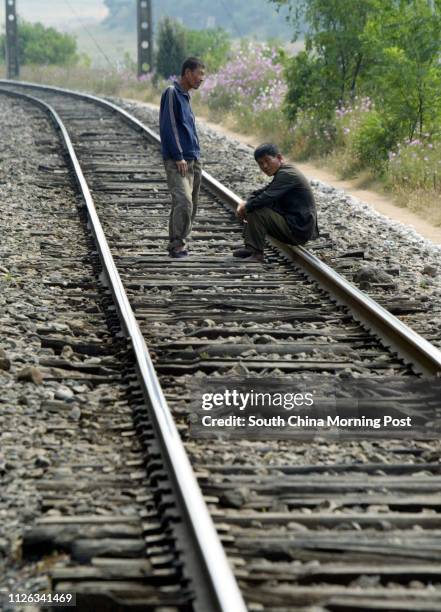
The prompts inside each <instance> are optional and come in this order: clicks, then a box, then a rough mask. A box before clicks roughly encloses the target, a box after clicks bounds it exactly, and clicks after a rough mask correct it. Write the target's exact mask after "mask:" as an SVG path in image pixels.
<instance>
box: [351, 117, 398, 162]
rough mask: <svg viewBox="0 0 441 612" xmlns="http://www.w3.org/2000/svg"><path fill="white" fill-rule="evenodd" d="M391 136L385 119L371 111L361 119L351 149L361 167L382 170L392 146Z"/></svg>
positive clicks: (353, 136)
mask: <svg viewBox="0 0 441 612" xmlns="http://www.w3.org/2000/svg"><path fill="white" fill-rule="evenodd" d="M390 140H391V135H390V133H389V131H388V127H387V125H386V122H385V120H384V118H383V117H382V116H381V115H380V113H379V112H378V111H376V110H371V111H370V112H368V113H364V115H363V116H362V117H361V118H360V122H359V124H358V126H357V128H356V129H355V131H354V133H353V135H352V139H351V149H352V152H353V154H354V157H355V158H356V159H357V161H358V163H359V165H360V167H363V166H368V167H369V168H372V169H374V170H380V171H381V170H382V169H383V167H384V164H385V162H386V160H387V154H388V151H389V149H390V146H391V142H390Z"/></svg>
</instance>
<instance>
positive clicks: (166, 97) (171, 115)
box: [159, 81, 201, 160]
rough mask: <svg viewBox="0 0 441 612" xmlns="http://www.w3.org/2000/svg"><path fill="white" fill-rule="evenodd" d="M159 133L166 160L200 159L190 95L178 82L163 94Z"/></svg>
mask: <svg viewBox="0 0 441 612" xmlns="http://www.w3.org/2000/svg"><path fill="white" fill-rule="evenodd" d="M159 132H160V134H161V150H162V156H163V158H164V159H174V160H182V159H186V160H192V159H199V157H200V155H201V151H200V148H199V139H198V135H197V133H196V124H195V120H194V115H193V111H192V110H191V106H190V95H189V94H188V92H187V91H185V90H184V89H182V87H181V86H180V85H179V83H178V82H177V81H174V83H173V85H170V86H169V87H167V89H166V90H165V91H164V92H163V94H162V97H161V108H160V111H159Z"/></svg>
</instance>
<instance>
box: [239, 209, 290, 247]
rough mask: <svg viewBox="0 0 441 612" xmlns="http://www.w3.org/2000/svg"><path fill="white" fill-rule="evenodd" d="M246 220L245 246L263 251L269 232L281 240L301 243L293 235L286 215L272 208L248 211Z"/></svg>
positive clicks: (288, 242)
mask: <svg viewBox="0 0 441 612" xmlns="http://www.w3.org/2000/svg"><path fill="white" fill-rule="evenodd" d="M246 220H247V223H245V226H244V231H243V237H244V241H245V246H247V247H249V248H250V249H252V250H253V251H258V252H259V253H263V250H264V248H265V238H266V236H267V234H268V235H270V236H272V237H273V238H275V239H276V240H279V241H280V242H285V243H287V244H299V241H298V240H296V238H295V237H294V236H293V234H292V232H291V230H290V228H289V226H288V224H287V222H286V220H285V217H283V216H282V215H281V214H279V213H278V212H276V211H275V210H273V209H272V208H267V207H266V208H257V209H256V210H253V211H252V212H249V213H247V217H246Z"/></svg>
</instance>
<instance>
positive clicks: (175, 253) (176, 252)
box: [169, 249, 188, 259]
mask: <svg viewBox="0 0 441 612" xmlns="http://www.w3.org/2000/svg"><path fill="white" fill-rule="evenodd" d="M169 255H170V257H173V259H182V258H183V257H188V251H186V250H185V249H171V250H170V251H169Z"/></svg>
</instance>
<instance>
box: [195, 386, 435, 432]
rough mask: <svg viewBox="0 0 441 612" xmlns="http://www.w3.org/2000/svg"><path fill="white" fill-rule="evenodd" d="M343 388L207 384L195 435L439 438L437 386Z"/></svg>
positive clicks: (197, 409) (199, 402)
mask: <svg viewBox="0 0 441 612" xmlns="http://www.w3.org/2000/svg"><path fill="white" fill-rule="evenodd" d="M386 380H387V381H388V384H386ZM374 382H375V383H376V384H375V387H374V384H373V383H374ZM419 382H420V381H419ZM340 387H341V388H339V381H335V379H334V380H329V379H328V380H326V381H325V383H323V379H322V377H312V378H311V377H308V379H306V380H305V379H303V380H298V381H297V382H296V383H295V384H293V383H292V382H291V381H286V380H282V381H281V380H280V379H271V378H265V379H263V378H260V379H246V380H237V381H233V380H229V381H228V386H227V385H225V383H222V382H221V381H220V380H217V381H208V382H206V383H205V388H204V389H198V391H197V393H195V394H194V399H193V402H192V410H191V415H190V433H191V435H192V437H204V438H211V437H233V438H245V439H246V438H248V439H271V438H275V439H285V438H302V439H308V438H317V437H325V438H326V437H331V438H345V439H365V438H401V437H404V438H418V437H421V438H424V439H427V438H432V437H438V436H439V434H440V432H441V409H440V414H437V411H436V410H434V409H433V406H434V405H435V404H434V403H433V400H434V399H435V395H437V397H438V398H440V397H441V394H440V391H441V389H440V388H439V383H438V384H436V383H435V385H434V389H431V385H430V384H429V385H427V382H426V385H425V386H424V385H423V384H412V383H409V382H408V381H405V382H404V383H403V380H402V378H401V379H400V380H397V381H393V382H391V380H390V379H384V378H379V379H377V380H375V381H373V379H372V378H370V379H366V381H360V379H357V380H356V381H352V382H350V383H347V382H345V384H344V385H343V384H341V385H340ZM374 388H375V389H376V392H375V394H374V393H373V390H374ZM288 389H290V390H288ZM403 398H404V400H405V401H403ZM437 402H438V400H437Z"/></svg>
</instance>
